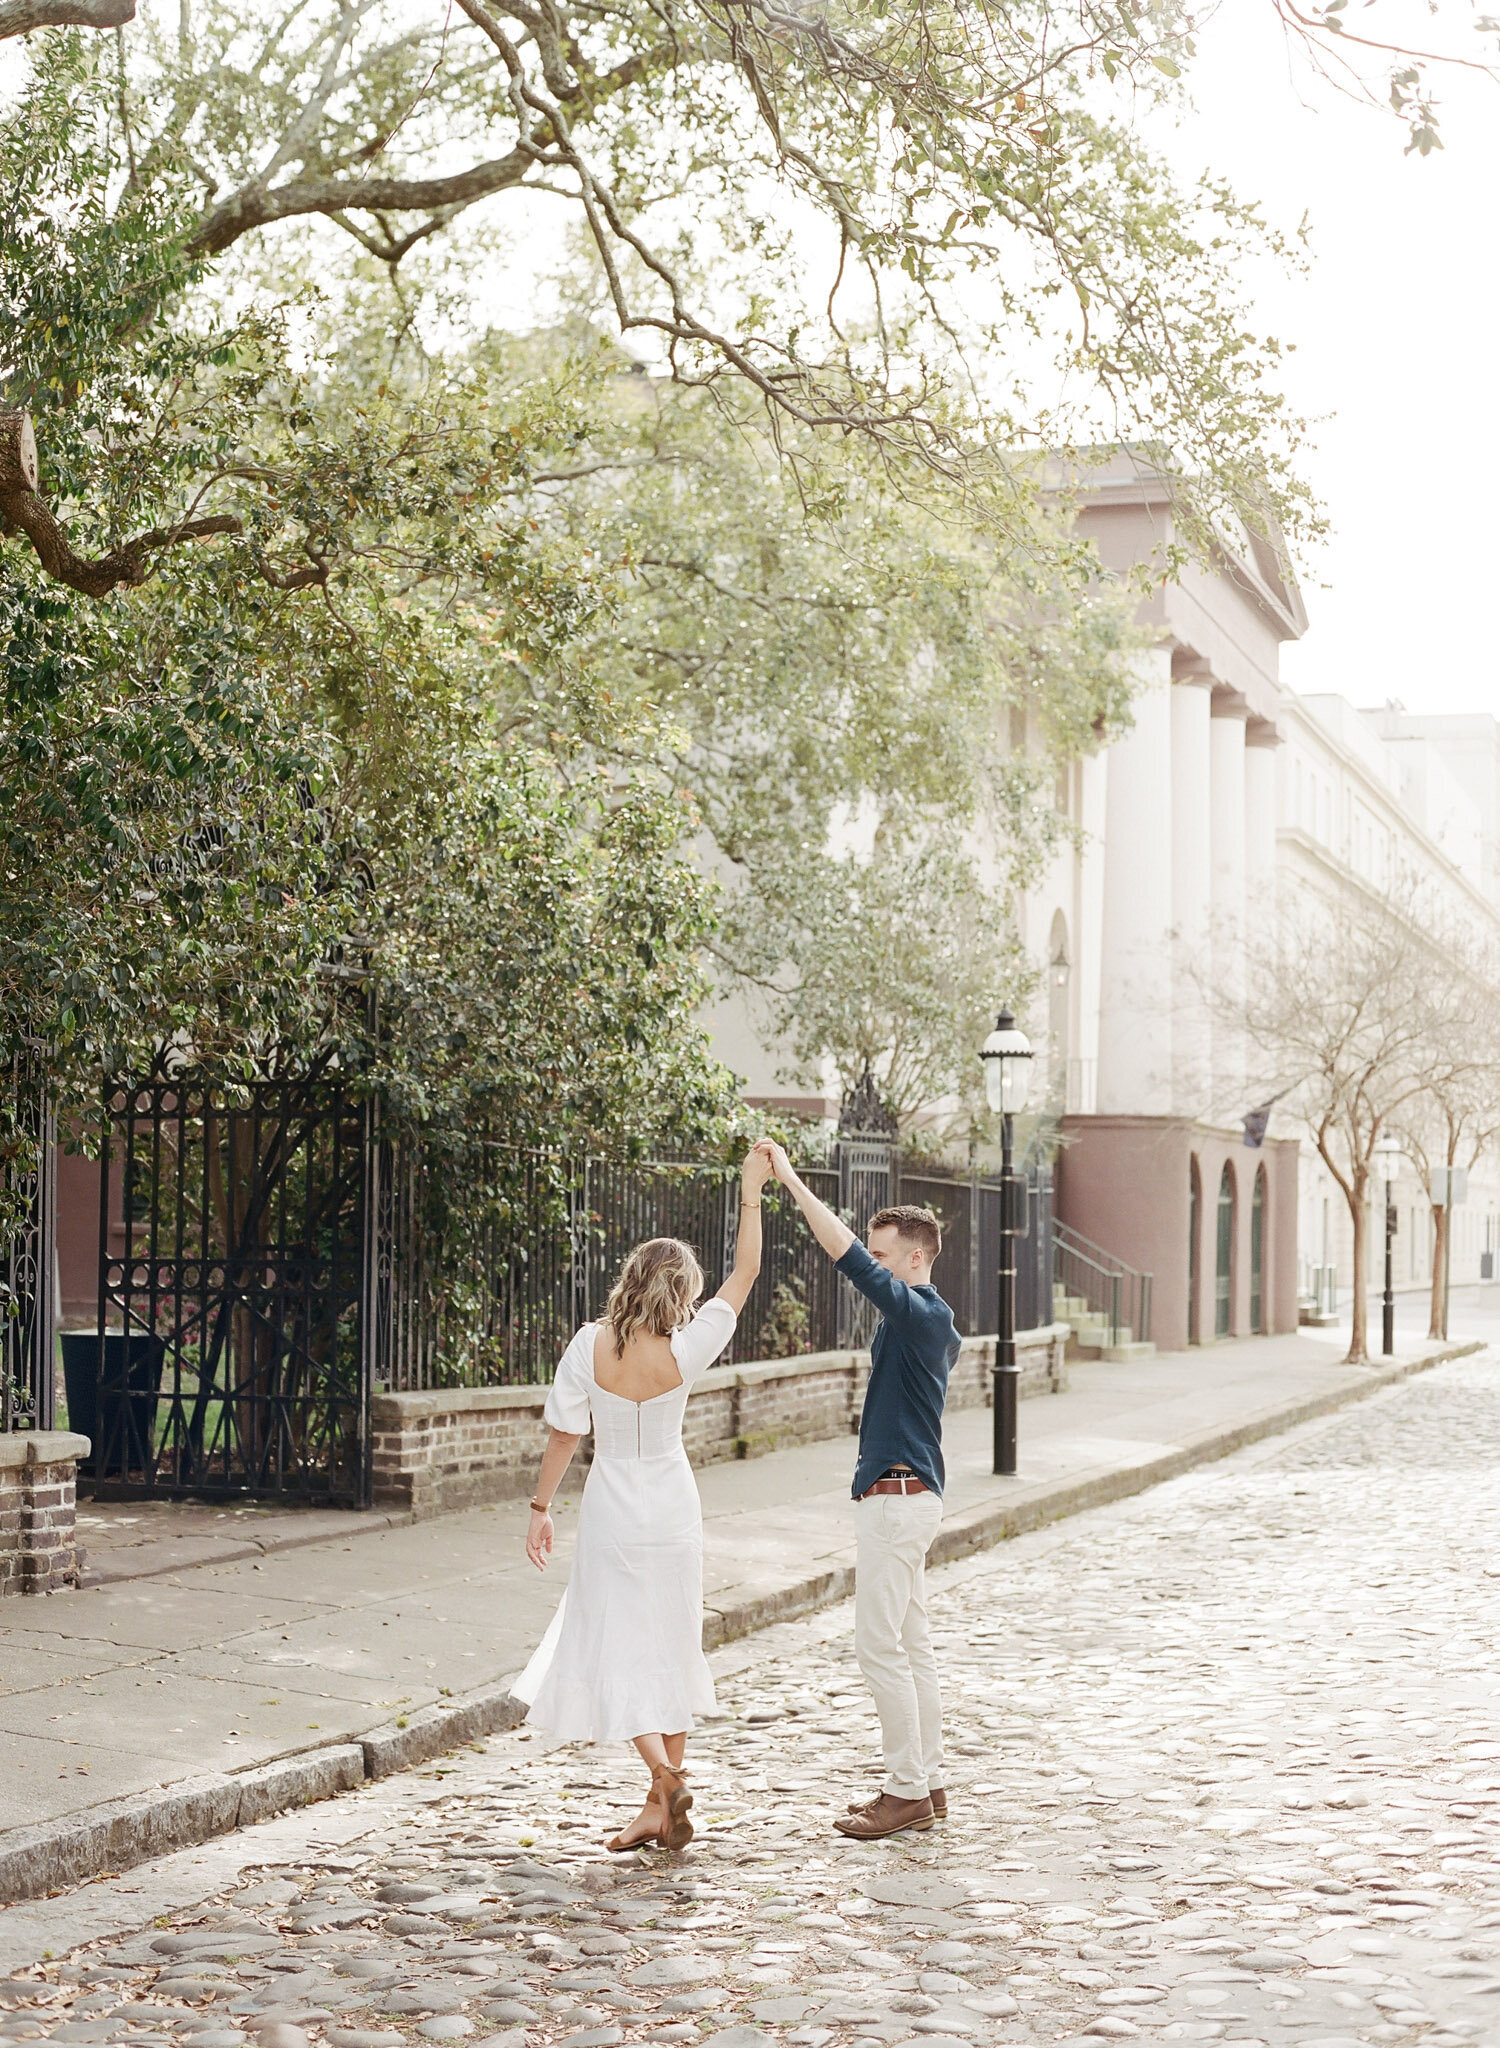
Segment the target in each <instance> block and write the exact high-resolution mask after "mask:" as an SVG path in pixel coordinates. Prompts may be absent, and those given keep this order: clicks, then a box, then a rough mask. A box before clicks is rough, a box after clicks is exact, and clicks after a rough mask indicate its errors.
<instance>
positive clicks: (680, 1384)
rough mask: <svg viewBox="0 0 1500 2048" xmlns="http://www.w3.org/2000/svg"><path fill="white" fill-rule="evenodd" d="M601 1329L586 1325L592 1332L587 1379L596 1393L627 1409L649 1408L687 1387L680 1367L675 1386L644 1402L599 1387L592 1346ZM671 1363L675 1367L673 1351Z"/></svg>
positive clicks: (597, 1338) (678, 1367)
mask: <svg viewBox="0 0 1500 2048" xmlns="http://www.w3.org/2000/svg"><path fill="white" fill-rule="evenodd" d="M603 1327H604V1325H603V1324H602V1323H590V1324H589V1325H588V1328H589V1329H590V1330H591V1331H592V1332H593V1335H592V1336H591V1337H590V1338H589V1379H590V1381H591V1382H592V1383H593V1387H594V1391H595V1392H596V1393H599V1394H608V1396H609V1398H610V1400H611V1401H623V1402H624V1403H625V1406H626V1407H627V1408H649V1407H650V1406H651V1405H652V1403H653V1402H654V1401H665V1400H666V1398H667V1396H668V1394H680V1393H681V1392H682V1390H683V1388H684V1387H685V1386H686V1385H687V1381H686V1380H685V1379H684V1378H683V1377H682V1367H681V1366H680V1365H678V1366H677V1384H676V1386H675V1387H663V1388H662V1390H661V1392H660V1393H659V1394H648V1395H647V1396H646V1398H645V1400H644V1401H632V1400H631V1398H630V1396H629V1394H617V1393H616V1392H615V1390H614V1388H613V1387H606V1386H603V1385H601V1384H600V1380H599V1375H598V1374H597V1373H596V1372H595V1371H594V1346H595V1345H596V1344H597V1343H598V1341H599V1332H600V1330H601V1329H603ZM671 1341H672V1340H671V1338H670V1337H669V1338H668V1339H667V1342H668V1343H669V1344H670V1343H671ZM672 1363H673V1364H674V1365H677V1353H676V1352H675V1351H674V1352H673V1353H672Z"/></svg>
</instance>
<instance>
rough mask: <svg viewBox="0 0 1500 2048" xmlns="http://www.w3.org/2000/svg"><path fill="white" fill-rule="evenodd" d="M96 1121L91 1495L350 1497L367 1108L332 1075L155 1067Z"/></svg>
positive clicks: (357, 1404) (367, 1344)
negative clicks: (209, 1075) (199, 1077)
mask: <svg viewBox="0 0 1500 2048" xmlns="http://www.w3.org/2000/svg"><path fill="white" fill-rule="evenodd" d="M103 1128H104V1156H103V1172H102V1174H101V1181H100V1187H101V1199H100V1231H99V1305H100V1316H99V1329H98V1334H97V1338H96V1339H95V1340H93V1341H92V1342H91V1344H90V1346H89V1347H88V1348H89V1349H91V1350H92V1351H93V1355H94V1369H93V1372H92V1374H91V1375H89V1376H88V1378H89V1380H91V1382H92V1384H91V1385H86V1386H85V1388H84V1389H83V1391H84V1392H85V1393H92V1395H93V1406H94V1429H93V1430H92V1431H90V1432H89V1434H91V1435H93V1436H94V1438H95V1444H94V1456H93V1459H92V1461H91V1462H92V1466H93V1483H94V1491H95V1495H96V1497H100V1498H106V1497H107V1498H114V1499H134V1498H140V1497H147V1496H166V1497H174V1496H176V1497H180V1496H187V1495H192V1496H196V1497H200V1498H201V1497H204V1496H208V1497H210V1498H233V1497H251V1498H256V1499H268V1498H269V1499H292V1500H297V1501H305V1502H321V1503H323V1504H326V1505H347V1506H361V1505H364V1504H365V1503H366V1502H367V1501H368V1498H369V1485H370V1475H369V1460H368V1456H367V1445H368V1437H369V1393H370V1381H371V1363H372V1360H373V1358H374V1356H375V1354H376V1352H377V1349H378V1347H379V1342H380V1330H379V1324H380V1314H379V1304H380V1300H381V1297H382V1294H383V1293H388V1292H389V1276H388V1274H387V1275H384V1276H383V1274H382V1264H383V1261H382V1256H381V1232H380V1228H379V1224H380V1212H381V1209H382V1206H383V1204H382V1199H381V1186H380V1183H381V1173H380V1166H381V1160H380V1147H379V1144H378V1130H377V1127H376V1115H375V1111H374V1109H373V1107H372V1106H371V1105H369V1104H364V1103H358V1102H355V1101H352V1100H351V1099H350V1098H349V1096H348V1094H347V1093H346V1092H345V1090H344V1089H343V1088H342V1086H341V1085H340V1084H339V1083H338V1082H337V1081H334V1080H330V1079H328V1078H326V1077H317V1078H313V1079H303V1080H292V1081H275V1082H263V1083H258V1084H255V1085H253V1086H245V1087H234V1086H223V1085H220V1084H215V1083H202V1082H199V1081H196V1080H193V1079H191V1078H185V1077H177V1076H169V1077H164V1078H160V1079H154V1080H152V1081H149V1082H147V1083H144V1084H141V1085H135V1086H129V1087H122V1088H119V1089H117V1090H115V1091H114V1092H113V1093H112V1094H111V1095H110V1096H109V1097H108V1098H107V1100H106V1102H105V1105H104V1119H103ZM69 1405H70V1408H71V1407H72V1405H73V1390H72V1387H71V1386H70V1389H69Z"/></svg>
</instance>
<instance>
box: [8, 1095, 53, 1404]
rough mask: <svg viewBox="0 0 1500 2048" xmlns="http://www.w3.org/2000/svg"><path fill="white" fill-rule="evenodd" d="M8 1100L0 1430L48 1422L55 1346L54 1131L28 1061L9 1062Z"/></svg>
mask: <svg viewBox="0 0 1500 2048" xmlns="http://www.w3.org/2000/svg"><path fill="white" fill-rule="evenodd" d="M10 1099H11V1103H12V1112H11V1113H12V1116H13V1118H14V1124H13V1128H12V1130H11V1133H10V1146H9V1156H8V1158H7V1159H6V1160H5V1163H4V1167H3V1169H0V1172H3V1184H4V1194H5V1198H6V1208H7V1210H8V1211H9V1212H10V1213H9V1222H10V1229H9V1231H8V1232H7V1233H6V1234H5V1236H4V1238H3V1240H0V1433H3V1432H5V1431H8V1430H16V1429H51V1427H52V1424H53V1372H52V1358H53V1353H54V1351H55V1350H56V1347H57V1287H56V1272H55V1267H54V1258H55V1247H56V1242H57V1146H56V1137H57V1132H56V1126H55V1119H54V1116H53V1111H52V1104H51V1101H50V1099H49V1097H48V1094H47V1090H46V1086H45V1084H44V1082H43V1080H42V1078H41V1076H40V1074H38V1073H36V1072H35V1071H33V1069H32V1067H31V1065H30V1063H29V1062H28V1061H26V1060H17V1061H15V1062H14V1063H13V1065H12V1067H11V1070H10Z"/></svg>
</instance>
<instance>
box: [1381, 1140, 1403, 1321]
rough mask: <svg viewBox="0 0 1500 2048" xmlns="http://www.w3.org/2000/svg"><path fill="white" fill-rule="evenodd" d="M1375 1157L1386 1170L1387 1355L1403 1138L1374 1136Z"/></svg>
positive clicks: (1392, 1317)
mask: <svg viewBox="0 0 1500 2048" xmlns="http://www.w3.org/2000/svg"><path fill="white" fill-rule="evenodd" d="M1375 1157H1376V1158H1377V1159H1378V1160H1379V1161H1380V1164H1381V1167H1382V1168H1383V1170H1384V1173H1385V1294H1384V1296H1383V1297H1382V1299H1381V1304H1380V1349H1381V1351H1382V1353H1383V1354H1384V1356H1385V1357H1387V1358H1394V1357H1395V1355H1396V1287H1395V1281H1394V1278H1393V1275H1392V1261H1391V1246H1392V1245H1393V1244H1394V1242H1395V1239H1396V1204H1395V1201H1394V1200H1393V1198H1392V1195H1391V1188H1392V1186H1393V1185H1394V1183H1395V1179H1396V1174H1397V1172H1398V1170H1399V1168H1400V1165H1401V1158H1402V1152H1401V1140H1400V1139H1399V1138H1394V1137H1391V1136H1389V1135H1387V1136H1386V1137H1384V1138H1377V1139H1376V1140H1375Z"/></svg>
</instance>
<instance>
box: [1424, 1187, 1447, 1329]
mask: <svg viewBox="0 0 1500 2048" xmlns="http://www.w3.org/2000/svg"><path fill="white" fill-rule="evenodd" d="M1447 1249H1448V1209H1447V1205H1446V1204H1445V1203H1443V1202H1434V1203H1433V1205H1432V1300H1431V1304H1430V1306H1429V1307H1428V1310H1427V1334H1428V1336H1429V1337H1441V1336H1442V1334H1443V1267H1444V1264H1445V1263H1446V1261H1445V1254H1446V1252H1447Z"/></svg>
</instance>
